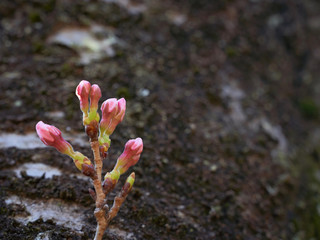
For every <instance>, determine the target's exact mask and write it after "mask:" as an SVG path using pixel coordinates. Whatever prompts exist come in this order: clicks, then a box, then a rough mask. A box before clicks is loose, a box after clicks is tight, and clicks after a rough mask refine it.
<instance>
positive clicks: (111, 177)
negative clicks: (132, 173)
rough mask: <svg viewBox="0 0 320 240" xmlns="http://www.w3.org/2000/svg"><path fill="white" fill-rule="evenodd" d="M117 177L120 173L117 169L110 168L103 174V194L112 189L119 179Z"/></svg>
mask: <svg viewBox="0 0 320 240" xmlns="http://www.w3.org/2000/svg"><path fill="white" fill-rule="evenodd" d="M119 177H120V173H119V172H118V171H117V170H112V171H111V172H108V173H107V174H106V175H105V177H104V181H103V183H102V187H103V191H104V193H105V194H108V193H109V192H111V191H112V190H113V189H114V187H115V186H116V184H117V182H118V180H119Z"/></svg>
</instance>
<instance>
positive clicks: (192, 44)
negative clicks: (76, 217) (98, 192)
mask: <svg viewBox="0 0 320 240" xmlns="http://www.w3.org/2000/svg"><path fill="white" fill-rule="evenodd" d="M319 13H320V2H319V1H317V0H295V1H294V0H251V1H245V0H215V1H213V0H188V1H173V0H162V1H156V0H150V1H134V2H133V1H125V0H121V1H120V2H116V1H111V0H109V1H89V0H88V1H84V0H81V1H71V0H70V1H67V0H66V1H62V0H60V1H59V0H56V1H55V0H30V1H18V0H15V1H12V0H10V1H8V0H1V1H0V20H1V21H0V36H1V38H0V92H1V94H0V120H1V124H0V130H1V135H0V140H1V141H0V143H2V145H3V146H2V148H1V149H0V184H1V190H0V226H1V227H0V238H1V239H35V238H36V237H37V236H38V237H39V236H43V234H46V235H47V236H48V237H49V238H50V239H90V238H92V236H93V235H94V230H95V219H94V217H93V210H94V204H93V201H92V200H91V199H90V196H89V194H88V192H87V189H88V187H89V186H90V182H89V180H84V179H77V178H75V177H71V174H75V173H77V170H76V168H75V167H74V166H73V163H72V161H71V160H70V159H69V158H67V157H66V156H63V155H61V154H59V153H57V152H56V151H55V150H54V149H51V148H36V149H22V148H20V147H19V146H18V145H19V144H20V143H19V141H22V140H21V139H20V138H19V136H23V135H27V134H30V133H33V132H34V126H35V124H36V123H37V122H38V121H40V120H43V121H44V122H46V123H49V124H53V125H55V126H56V127H58V128H59V129H61V130H62V131H63V132H67V133H70V134H75V135H76V134H79V133H81V132H82V131H83V127H82V123H81V112H80V109H79V104H78V99H77V98H76V96H75V94H74V92H75V88H76V86H77V84H78V83H79V82H80V81H81V80H82V79H86V80H88V81H90V82H91V83H97V84H99V86H100V87H101V89H102V95H103V97H102V100H104V99H106V98H111V97H117V98H120V97H125V98H126V100H127V113H126V116H125V120H124V121H123V122H122V123H121V124H120V125H119V126H118V128H117V129H116V131H115V133H114V134H113V135H112V140H113V141H112V146H111V149H110V153H109V157H108V158H107V159H106V160H105V162H104V166H105V168H104V172H106V171H110V170H111V169H112V167H113V164H114V163H115V160H116V158H117V156H118V155H119V154H120V153H121V151H122V149H123V146H124V144H125V142H126V141H127V140H128V139H129V138H135V137H141V138H143V140H144V146H145V148H144V151H143V154H142V156H141V159H140V161H139V163H138V164H137V165H136V166H134V167H133V168H132V170H131V171H135V172H136V182H135V184H134V188H133V190H132V192H131V194H130V196H129V197H128V199H127V200H126V202H125V203H124V205H123V206H122V208H121V209H120V212H119V214H118V216H117V217H116V218H115V219H114V220H113V221H112V223H111V226H110V229H113V231H107V233H106V236H105V238H106V239H248V240H249V239H297V240H299V239H301V240H302V239H312V238H313V239H319V238H320V215H319V214H320V211H319V209H320V208H319V207H320V205H319V204H320V199H319V193H320V190H319V189H320V177H319V173H320V172H319V170H320V166H319V161H320V147H319V140H320V137H319V133H320V121H319V120H320V118H319V106H320V94H319V93H320V81H319V76H320V68H319V67H320V45H319V43H320V41H319V40H320V37H319V36H320V35H319V34H320V15H319ZM59 34H61V35H59ZM61 38H62V40H61ZM101 102H102V101H101ZM8 133H11V134H12V133H15V134H18V137H17V138H16V139H15V140H14V141H15V144H16V145H17V146H12V147H10V146H7V147H4V146H5V144H4V142H6V139H7V138H6V137H7V135H6V134H8ZM68 140H70V141H71V143H73V146H74V147H75V149H77V150H81V151H82V152H83V153H85V154H86V155H88V156H90V157H91V156H92V155H91V152H90V149H89V144H88V145H87V147H85V146H82V145H79V144H77V143H76V141H73V140H72V139H68ZM0 146H1V145H0ZM25 163H45V164H47V165H49V166H52V167H56V168H59V169H60V170H61V171H63V173H64V174H62V175H60V176H55V177H53V178H51V179H50V178H45V177H44V176H43V177H33V176H29V175H28V174H27V173H26V172H21V175H22V176H21V177H18V176H17V175H16V174H14V171H13V169H16V168H18V167H19V166H20V165H22V164H25ZM129 172H130V171H129ZM124 179H125V178H123V179H122V181H124ZM12 195H15V196H19V197H20V198H21V199H29V200H30V201H42V202H45V201H47V200H48V199H53V202H55V201H63V203H65V204H70V205H71V204H74V203H76V204H78V206H80V207H81V209H82V211H83V219H82V220H83V221H84V222H86V223H87V224H86V225H85V226H84V227H83V228H82V232H79V231H78V232H77V231H75V230H74V229H70V228H68V227H66V226H63V225H59V224H56V223H55V221H54V220H43V219H42V218H40V219H38V220H37V221H36V222H34V223H28V224H26V225H25V224H23V223H21V222H19V221H17V217H18V216H21V215H22V216H25V215H28V208H27V207H24V206H22V204H19V203H15V204H8V202H7V204H6V203H5V200H6V199H8V198H9V197H10V196H12ZM112 196H114V194H113V195H112ZM111 199H112V198H110V201H111ZM115 229H116V230H115ZM120 233H121V234H120ZM39 239H42V238H39Z"/></svg>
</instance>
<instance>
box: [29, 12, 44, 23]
mask: <svg viewBox="0 0 320 240" xmlns="http://www.w3.org/2000/svg"><path fill="white" fill-rule="evenodd" d="M29 20H30V21H31V22H33V23H35V22H40V21H41V17H40V14H39V13H38V12H30V13H29Z"/></svg>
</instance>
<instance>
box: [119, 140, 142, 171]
mask: <svg viewBox="0 0 320 240" xmlns="http://www.w3.org/2000/svg"><path fill="white" fill-rule="evenodd" d="M142 150H143V142H142V139H141V138H136V139H131V140H129V141H128V142H127V143H126V145H125V149H124V151H123V153H122V154H121V155H120V157H119V158H118V160H117V163H116V166H115V167H114V169H115V170H118V171H119V172H120V174H123V173H125V172H126V171H127V170H128V169H129V167H131V166H133V165H135V164H136V163H137V162H138V161H139V158H140V154H141V152H142Z"/></svg>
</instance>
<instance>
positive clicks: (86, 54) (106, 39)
mask: <svg viewBox="0 0 320 240" xmlns="http://www.w3.org/2000/svg"><path fill="white" fill-rule="evenodd" d="M97 35H101V36H102V37H101V38H98V37H97ZM118 42H119V39H118V38H116V36H115V35H114V34H113V31H111V30H110V29H108V28H106V27H103V26H100V25H93V26H91V27H88V28H84V27H66V28H63V29H61V30H60V31H58V32H57V33H55V34H53V35H51V36H50V37H49V38H48V43H59V44H62V45H64V46H67V47H70V48H73V49H74V50H76V51H77V52H78V54H79V55H80V60H79V61H80V63H82V64H89V63H91V62H92V61H95V60H99V59H102V58H104V57H113V56H115V54H116V53H115V50H114V48H113V47H114V45H115V44H117V43H118Z"/></svg>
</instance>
